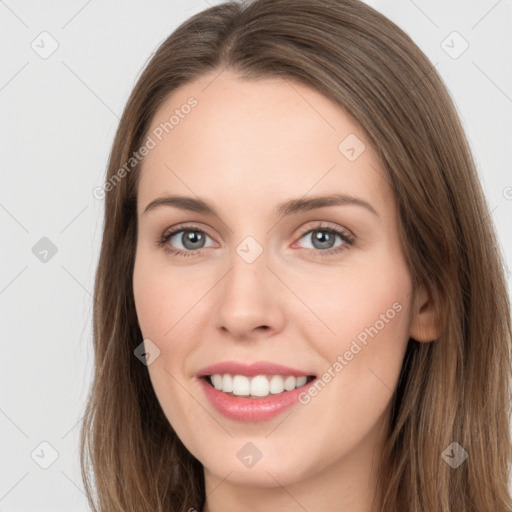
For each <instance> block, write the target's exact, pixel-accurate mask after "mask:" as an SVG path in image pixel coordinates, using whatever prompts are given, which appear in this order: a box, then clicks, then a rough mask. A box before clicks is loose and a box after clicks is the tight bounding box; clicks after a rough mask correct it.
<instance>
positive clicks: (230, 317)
mask: <svg viewBox="0 0 512 512" xmlns="http://www.w3.org/2000/svg"><path fill="white" fill-rule="evenodd" d="M267 256H268V252H267V251H266V250H265V249H264V247H263V245H262V244H261V243H259V242H258V241H257V240H256V239H255V238H254V237H252V236H247V237H245V238H244V239H243V240H242V242H240V243H239V244H238V245H237V246H236V247H235V250H234V252H233V253H232V255H231V256H230V262H229V265H230V270H229V272H228V273H227V275H226V276H225V278H224V283H223V285H222V286H221V287H220V296H219V297H218V299H219V302H218V309H217V311H218V318H217V324H218V326H219V327H223V328H225V329H227V330H228V331H231V332H232V333H233V334H235V335H236V336H244V335H246V334H248V333H249V332H250V331H252V330H253V329H256V328H258V327H262V326H265V327H266V328H267V329H268V328H271V329H280V328H281V322H282V318H283V314H282V313H283V312H282V306H283V305H282V304H280V303H279V297H278V295H277V294H276V293H275V286H276V283H275V282H274V281H275V280H276V279H275V276H274V275H273V273H272V272H271V271H270V270H269V268H268V267H267V265H269V263H270V262H269V261H268V257H267Z"/></svg>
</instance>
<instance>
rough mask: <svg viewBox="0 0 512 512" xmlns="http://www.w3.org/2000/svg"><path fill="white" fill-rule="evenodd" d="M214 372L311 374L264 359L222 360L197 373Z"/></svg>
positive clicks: (203, 375) (206, 373)
mask: <svg viewBox="0 0 512 512" xmlns="http://www.w3.org/2000/svg"><path fill="white" fill-rule="evenodd" d="M216 373H219V374H224V373H229V374H230V375H245V376H247V377H254V376H255V375H285V376H286V375H294V376H295V377H301V376H303V377H308V376H309V375H313V373H312V372H310V373H306V372H304V371H302V370H297V369H296V368H290V367H288V366H282V365H280V364H274V363H269V362H266V361H258V362H256V363H252V364H244V363H237V362H235V361H223V362H222V363H217V364H212V365H210V366H207V367H206V368H203V369H202V370H200V371H199V372H198V373H197V376H198V377H205V376H206V375H214V374H216Z"/></svg>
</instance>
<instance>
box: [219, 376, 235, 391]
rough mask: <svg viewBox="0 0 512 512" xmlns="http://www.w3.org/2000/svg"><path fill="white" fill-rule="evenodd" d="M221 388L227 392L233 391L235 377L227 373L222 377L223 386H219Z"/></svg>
mask: <svg viewBox="0 0 512 512" xmlns="http://www.w3.org/2000/svg"><path fill="white" fill-rule="evenodd" d="M219 389H222V390H223V391H225V392H226V393H229V392H230V391H233V377H231V375H229V373H226V374H225V375H224V376H223V377H222V388H219Z"/></svg>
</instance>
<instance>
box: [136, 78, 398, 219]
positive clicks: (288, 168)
mask: <svg viewBox="0 0 512 512" xmlns="http://www.w3.org/2000/svg"><path fill="white" fill-rule="evenodd" d="M147 135H148V136H149V137H150V138H151V139H152V141H153V143H154V147H153V149H151V151H150V152H149V154H147V156H146V157H145V158H144V161H143V165H142V169H141V176H140V181H139V189H138V196H139V201H138V203H139V213H140V211H141V210H142V209H143V208H144V206H145V204H147V202H149V201H150V200H152V199H154V198H155V197H157V196H158V195H164V194H168V193H186V194H187V195H191V193H192V194H196V195H200V196H206V195H208V196H209V197H212V198H217V199H216V201H215V202H217V201H218V202H219V203H222V202H223V201H228V202H229V203H231V204H233V203H239V206H240V207H242V206H243V205H244V204H248V203H247V201H251V200H254V201H257V202H258V203H259V204H262V203H265V202H267V203H268V201H271V200H272V202H274V201H273V199H276V201H275V202H279V201H282V200H286V199H287V198H289V197H298V196H303V195H305V194H307V193H308V192H310V193H314V194H320V193H332V192H336V191H338V192H342V193H347V194H354V195H356V194H357V195H361V193H362V192H364V194H365V195H366V199H368V200H369V199H372V200H373V202H375V201H377V202H379V201H380V202H385V201H387V200H390V192H391V191H390V190H389V187H388V186H387V182H386V180H385V177H384V172H383V170H382V168H381V166H380V163H379V162H378V159H377V158H376V156H375V153H374V151H373V149H372V147H371V146H370V145H369V143H368V141H367V139H366V137H365V135H364V133H363V131H362V130H361V128H360V127H359V126H358V124H357V122H355V120H354V119H352V118H351V117H350V116H349V115H348V114H347V113H346V112H345V111H344V110H343V109H342V108H341V107H339V106H338V105H337V104H335V103H334V102H332V101H331V100H330V99H329V98H327V97H325V96H324V95H322V94H321V93H320V92H318V91H316V90H314V89H312V88H309V87H307V86H305V85H303V84H299V83H296V82H291V81H288V80H285V79H281V78H270V79H260V80H256V81H247V80H240V79H238V78H237V77H236V76H235V75H233V74H231V73H230V72H227V71H224V72H222V73H221V74H220V75H209V76H205V77H202V78H200V79H198V80H196V81H194V82H190V83H188V84H185V85H183V86H182V87H180V88H179V89H177V90H176V91H174V93H173V94H172V95H171V96H170V97H169V98H167V100H166V101H165V102H164V104H163V105H162V106H161V107H160V108H159V110H158V111H157V112H156V114H155V116H154V118H153V120H152V123H151V126H150V128H149V130H148V134H147ZM386 187H388V189H386ZM268 205H269V204H268Z"/></svg>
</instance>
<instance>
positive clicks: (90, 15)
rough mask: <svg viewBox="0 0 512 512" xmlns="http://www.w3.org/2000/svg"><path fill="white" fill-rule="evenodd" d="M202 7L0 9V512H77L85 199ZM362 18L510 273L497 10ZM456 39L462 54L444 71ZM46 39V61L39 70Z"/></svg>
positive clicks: (507, 48)
mask: <svg viewBox="0 0 512 512" xmlns="http://www.w3.org/2000/svg"><path fill="white" fill-rule="evenodd" d="M216 3H220V2H214V1H213V0H210V1H206V0H181V1H176V0H172V1H170V0H165V1H163V0H153V1H151V2H142V1H139V2H134V1H133V0H132V1H126V2H121V1H108V2H106V1H104V2H99V1H98V0H96V1H94V0H89V1H84V0H73V1H68V2H65V1H64V0H60V1H56V0H53V1H47V2H36V1H32V2H30V1H16V0H7V1H0V45H1V46H0V47H1V48H2V53H1V59H2V64H1V67H0V119H1V123H0V130H1V132H0V151H1V153H0V154H1V162H0V169H1V188H0V226H1V233H2V239H3V240H4V242H3V243H2V250H1V252H0V254H1V257H2V259H1V265H0V308H1V310H0V311H1V316H0V319H1V332H2V339H1V343H2V349H3V350H2V356H3V357H2V358H1V363H0V364H1V369H0V374H1V385H0V433H1V436H0V438H1V444H0V461H1V468H0V511H3V512H6V511H9V512H31V511H52V512H57V511H63V512H64V511H65V512H72V511H85V510H87V509H88V507H87V505H86V499H85V496H84V494H83V485H82V481H81V477H80V468H79V463H78V434H79V426H80V421H81V418H82V415H83V407H84V403H85V397H86V394H87V391H88V388H89V385H90V382H91V371H92V351H91V312H92V296H91V293H92V289H93V282H94V272H95V268H96V264H97V258H98V255H99V244H100V237H101V229H102V220H103V218H102V215H103V202H102V201H99V200H97V199H95V198H94V197H93V195H92V190H93V188H94V187H97V186H99V185H101V184H102V182H103V178H104V174H105V169H106V162H107V158H108V153H109V151H110V146H111V143H112V141H113V137H114V134H115V130H116V128H117V125H118V121H119V116H120V114H121V112H122V109H123V107H124V105H125V102H126V100H127V98H128V95H129V93H130V91H131V89H132V87H133V85H134V84H135V81H136V79H137V78H138V76H139V74H140V72H141V70H142V68H143V67H144V65H145V63H146V62H147V60H148V59H149V57H150V56H151V54H152V53H153V52H154V51H155V49H156V48H157V46H158V45H159V44H160V43H161V42H162V41H163V40H164V39H165V38H166V37H167V36H168V35H169V34H170V33H171V31H172V30H173V29H174V28H175V27H177V26H178V24H180V23H181V22H182V21H184V20H185V19H187V18H188V17H190V16H191V15H192V14H195V13H197V12H199V11H201V10H203V9H205V8H206V7H208V5H214V4H216ZM368 3H369V4H370V5H372V6H373V7H375V8H376V9H378V10H379V11H381V12H382V13H384V14H385V15H387V16H388V17H389V18H391V19H392V20H393V21H394V22H395V23H397V24H398V25H399V26H400V27H402V28H403V29H404V30H405V31H406V32H407V33H409V34H410V35H411V36H412V38H413V39H414V41H415V42H416V43H417V44H418V45H419V46H420V47H421V48H422V50H423V51H424V52H425V53H426V54H427V55H428V56H429V58H430V59H431V61H432V62H433V63H434V64H435V65H436V67H437V69H438V70H439V72H440V74H441V75H442V77H443V79H444V80H445V82H446V84H447V86H448V88H449V90H450V92H451V94H452V97H453V98H454V100H455V103H456V106H457V109H458V111H459V113H460V116H461V119H462V122H463V124H464V126H465V128H466V131H467V135H468V138H469V140H470V143H471V145H472V148H473V151H474V155H475V158H476V161H477V165H478V168H479V172H480V176H481V180H482V183H483V186H484V189H485V192H486V195H487V198H488V201H489V205H490V208H491V210H492V218H493V220H494V222H495V224H496V226H497V229H498V234H499V237H500V243H501V246H502V250H503V252H504V255H505V258H506V262H507V266H508V268H510V261H511V259H512V233H511V228H510V219H511V214H512V172H511V169H512V153H511V142H512V141H511V134H512V1H511V0H499V1H497V0H478V1H477V0H473V1H470V2H468V1H463V0H456V1H454V0H451V1H445V0H436V1H426V0H415V1H412V0H382V1H378V0H373V1H370V0H368ZM44 31H46V32H48V33H49V34H50V36H48V35H42V36H41V35H40V34H41V33H42V32H44ZM453 31H456V32H458V33H459V34H460V37H459V36H458V35H453V34H452V32H453ZM450 34H451V35H450ZM448 36H449V37H448ZM447 37H448V38H447ZM461 38H463V39H464V40H465V41H467V43H468V44H469V47H468V48H467V50H466V51H464V53H462V54H461V55H460V56H458V53H460V51H461V50H462V49H463V44H464V42H463V40H462V39H461ZM53 40H54V41H56V44H58V48H57V49H56V51H55V52H54V53H53V54H52V55H50V56H48V57H47V58H42V56H41V53H43V52H45V51H46V52H48V51H49V50H51V45H52V44H55V43H53ZM443 41H444V43H443ZM32 46H34V47H35V48H36V49H37V51H36V50H35V49H33V48H32ZM450 53H451V54H450ZM43 56H46V55H43ZM454 57H457V58H454ZM507 221H508V222H507ZM43 237H47V238H48V239H49V240H51V242H52V243H53V244H54V245H55V247H56V249H57V252H56V254H55V255H53V256H51V253H49V254H48V256H47V261H46V262H43V261H41V260H40V259H39V258H38V257H36V255H35V254H34V252H33V247H34V246H35V245H36V244H37V243H38V242H39V241H40V239H41V238H43ZM36 247H39V246H36ZM40 250H41V249H40ZM35 252H37V251H35ZM39 257H44V253H42V254H40V255H39ZM508 282H509V289H510V288H511V287H510V284H511V280H510V274H508ZM141 341H142V340H141ZM41 443H49V444H41ZM53 450H55V451H56V452H57V454H58V456H57V458H56V459H55V460H54V461H53V458H52V455H53ZM469 456H471V454H470V455H469ZM48 464H50V465H49V467H48V468H47V469H43V468H42V467H41V465H48Z"/></svg>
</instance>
